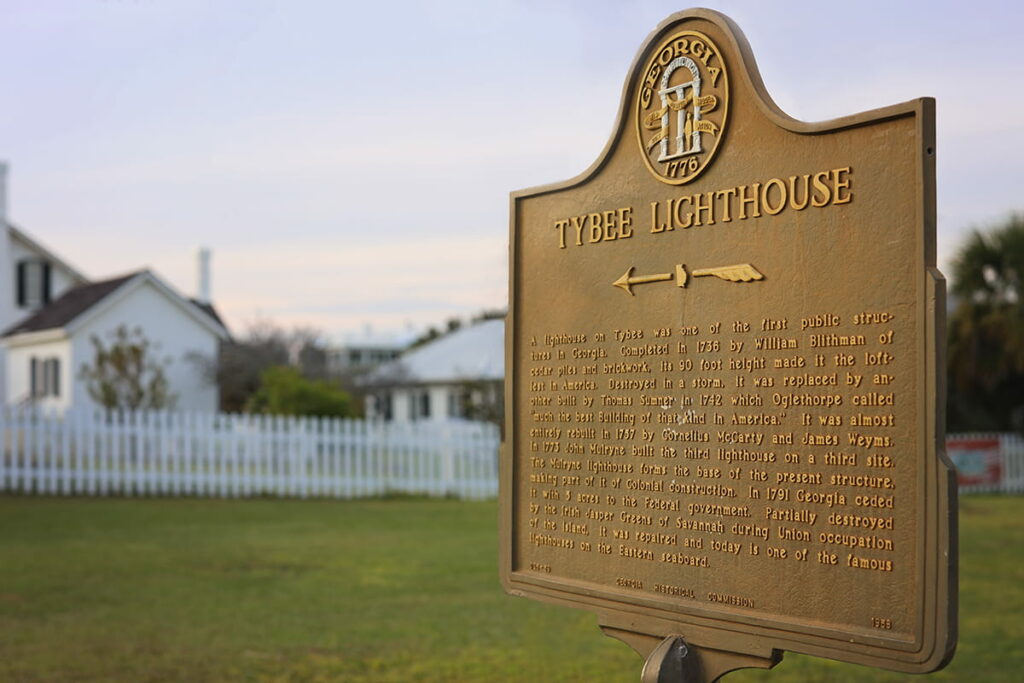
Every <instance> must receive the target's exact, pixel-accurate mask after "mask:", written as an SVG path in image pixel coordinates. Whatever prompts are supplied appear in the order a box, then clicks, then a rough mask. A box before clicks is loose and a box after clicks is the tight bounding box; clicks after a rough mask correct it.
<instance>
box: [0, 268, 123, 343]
mask: <svg viewBox="0 0 1024 683" xmlns="http://www.w3.org/2000/svg"><path fill="white" fill-rule="evenodd" d="M139 272H141V271H139ZM139 272H135V273H129V274H128V275H123V276H121V277H116V278H113V279H112V280H103V281H102V282H93V283H90V284H88V285H81V286H80V287H73V288H71V289H69V290H68V291H66V292H64V294H62V295H61V296H59V297H58V298H57V299H56V300H55V301H51V302H50V303H49V304H47V305H46V306H44V307H43V308H41V309H39V310H38V311H36V312H35V314H33V315H31V316H29V317H28V318H26V319H25V320H22V321H21V322H20V323H18V324H17V325H15V326H14V327H11V328H9V329H7V330H6V331H5V332H4V334H3V336H5V337H10V336H12V335H15V334H22V333H24V332H39V331H41V330H50V329H53V328H55V327H64V326H65V325H67V324H68V323H69V322H71V321H72V320H74V319H75V318H77V317H78V316H79V315H81V314H82V313H84V312H85V311H87V310H89V309H90V308H92V307H93V306H95V305H96V304H98V303H99V302H100V301H102V300H103V299H105V298H106V297H107V295H109V294H112V293H113V292H114V291H115V290H117V289H118V288H119V287H120V286H121V285H123V284H124V283H126V282H128V281H129V280H131V279H132V278H133V277H135V276H136V275H138V274H139Z"/></svg>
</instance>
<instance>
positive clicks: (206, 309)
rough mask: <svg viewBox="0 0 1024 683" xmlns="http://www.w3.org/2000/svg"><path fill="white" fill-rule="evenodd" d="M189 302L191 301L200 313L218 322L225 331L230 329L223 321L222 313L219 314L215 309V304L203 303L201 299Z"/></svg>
mask: <svg viewBox="0 0 1024 683" xmlns="http://www.w3.org/2000/svg"><path fill="white" fill-rule="evenodd" d="M189 301H191V302H192V305H193V306H195V307H196V308H198V309H199V310H200V311H202V312H203V313H205V314H206V315H208V316H210V317H211V318H213V319H214V320H216V321H217V323H218V324H219V325H220V326H221V327H223V328H224V329H225V330H226V329H228V326H227V325H225V324H224V321H223V320H221V317H220V313H218V312H217V309H216V308H214V307H213V304H210V303H203V302H202V301H200V300H199V299H189Z"/></svg>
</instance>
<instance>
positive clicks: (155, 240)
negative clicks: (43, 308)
mask: <svg viewBox="0 0 1024 683" xmlns="http://www.w3.org/2000/svg"><path fill="white" fill-rule="evenodd" d="M704 5H705V6H708V7H711V8H714V9H718V10H720V11H722V12H724V13H725V14H727V15H729V16H730V17H731V18H732V19H733V20H735V21H736V22H737V23H738V24H739V26H740V28H741V29H742V30H743V31H744V33H745V34H746V37H747V39H748V41H749V42H750V44H751V47H752V48H753V51H754V54H755V56H756V58H757V61H758V65H759V67H760V70H761V75H762V77H763V79H764V81H765V84H766V86H767V88H768V90H769V92H770V93H771V95H772V96H773V98H774V99H775V101H776V102H777V103H778V105H779V106H780V107H781V108H782V109H783V110H784V111H786V112H787V113H788V114H790V115H791V116H793V117H795V118H798V119H802V120H806V121H819V120H825V119H830V118H835V117H839V116H844V115H847V114H852V113H856V112H859V111H864V110H868V109H872V108H876V107H881V106H885V105H888V104H893V103H896V102H902V101H905V100H909V99H913V98H915V97H920V96H933V97H935V98H936V99H937V112H938V114H937V119H938V124H937V126H938V132H937V138H938V140H937V166H938V233H939V263H940V267H947V266H948V261H949V258H950V256H951V255H952V254H953V252H954V251H955V249H956V246H957V244H958V242H959V240H960V239H961V238H962V236H963V235H964V234H965V233H966V232H967V231H968V230H969V229H970V228H972V227H984V226H987V225H990V224H992V223H994V222H997V221H999V220H1000V219H1002V218H1004V217H1005V216H1006V215H1007V214H1008V213H1009V212H1011V211H1014V210H1024V198H1022V193H1021V191H1020V189H1019V180H1018V178H1020V177H1021V176H1022V173H1024V160H1022V159H1024V94H1022V87H1021V86H1022V84H1024V58H1021V57H1020V56H1019V53H1018V44H1019V40H1020V39H1019V30H1020V28H1019V27H1020V24H1021V19H1022V18H1024V9H1021V8H1020V6H1019V5H1018V3H1013V2H998V3H997V2H987V1H984V0H982V1H977V2H973V3H969V4H968V3H952V2H875V1H870V0H869V1H864V0H859V1H858V2H855V3H822V2H796V1H791V2H784V1H780V2H758V1H748V2H744V1H740V0H735V1H733V2H725V1H722V2H713V1H708V2H706V3H704ZM685 7H686V6H685V5H681V4H679V3H675V2H661V1H655V0H647V1H637V2H629V1H619V2H611V1H607V2H597V1H593V0H591V1H588V2H582V1H581V2H542V1H539V0H521V1H518V2H512V1H496V2H478V1H476V2H474V1H458V2H445V1H444V0H434V1H432V2H422V3H414V2H401V1H394V0H393V1H391V2H387V3H367V2H360V3H339V2H329V1H323V2H312V1H307V0H288V1H285V0H225V1H222V2H217V3H210V2H207V1H205V0H204V1H198V0H196V1H193V0H75V1H74V2H72V1H67V2H45V3H42V2H35V1H32V0H24V1H23V0H6V2H5V3H4V10H3V12H2V13H0V31H2V35H3V40H0V83H2V84H3V95H4V97H3V100H4V106H3V107H0V159H3V160H6V161H7V162H8V163H9V164H10V166H11V169H10V176H9V198H8V204H9V216H10V219H11V220H12V222H13V223H15V224H16V225H18V226H19V227H22V228H23V229H25V230H27V231H28V232H29V233H30V234H32V235H33V236H34V237H36V238H37V239H39V240H40V241H41V242H43V243H44V244H46V245H48V246H49V247H50V248H52V249H53V250H54V251H55V252H57V253H58V254H60V255H61V256H63V257H64V258H65V259H66V260H68V261H69V262H70V263H71V264H73V265H74V266H76V267H77V268H79V269H80V270H81V271H83V272H85V273H86V274H87V275H89V276H92V277H95V278H102V277H108V276H112V275H117V274H120V273H123V272H126V271H130V270H135V269H138V268H140V267H143V266H149V267H151V268H153V269H154V270H155V271H156V272H157V273H158V274H160V275H162V276H163V277H165V278H166V279H167V280H169V281H170V282H171V283H172V284H173V285H174V286H175V287H177V288H178V289H179V290H181V291H182V292H183V293H185V294H193V293H194V292H195V288H196V285H195V282H196V274H195V272H196V265H195V263H196V256H195V252H196V249H197V248H198V247H199V246H208V247H210V248H211V249H212V250H213V295H214V300H215V302H216V304H217V306H218V307H219V308H220V309H221V311H222V312H223V313H224V314H225V316H226V317H227V319H228V321H229V324H230V325H231V326H232V328H233V329H234V330H235V331H236V332H237V331H239V330H241V329H244V328H245V326H246V325H247V324H249V323H251V322H253V321H255V320H257V319H261V318H269V319H271V320H274V321H277V322H279V323H281V324H284V325H306V326H314V327H317V328H319V329H321V330H323V331H324V332H325V333H326V334H328V335H329V336H332V337H335V338H337V339H342V338H344V337H345V336H347V335H350V334H353V333H360V332H361V331H363V330H365V328H366V326H367V325H370V326H372V328H373V329H374V330H375V332H376V334H377V335H380V334H382V333H386V332H402V331H403V330H407V329H410V328H413V329H420V328H422V327H423V326H425V325H427V324H432V323H441V322H443V321H444V320H445V319H447V318H450V317H453V316H468V315H471V314H473V313H476V312H478V311H480V310H483V309H493V308H500V307H503V306H504V305H505V303H506V297H507V265H506V259H507V252H506V249H507V241H508V237H507V235H508V193H509V192H510V191H511V190H515V189H519V188H523V187H530V186H534V185H540V184H544V183H548V182H553V181H557V180H563V179H566V178H569V177H572V176H575V175H577V174H578V173H580V172H581V171H582V170H583V169H585V168H586V167H587V166H589V165H590V164H591V162H592V161H593V160H594V159H595V158H596V156H597V154H598V153H599V152H600V151H601V149H602V148H603V147H604V145H605V142H606V141H607V138H608V136H609V134H610V132H611V127H612V124H613V122H614V119H615V115H616V112H617V109H618V106H619V95H620V92H621V89H622V85H623V81H624V78H625V76H626V71H627V69H628V67H629V65H630V64H631V62H632V60H633V58H634V55H635V53H636V51H637V49H638V48H639V47H640V45H641V43H642V42H643V40H644V39H645V37H646V36H647V34H648V33H649V32H650V31H651V30H652V29H653V28H654V27H655V26H656V25H657V24H658V23H659V22H660V21H661V20H662V19H664V18H665V17H666V16H668V15H669V14H670V13H672V12H674V11H677V10H680V9H685ZM947 269H948V268H947Z"/></svg>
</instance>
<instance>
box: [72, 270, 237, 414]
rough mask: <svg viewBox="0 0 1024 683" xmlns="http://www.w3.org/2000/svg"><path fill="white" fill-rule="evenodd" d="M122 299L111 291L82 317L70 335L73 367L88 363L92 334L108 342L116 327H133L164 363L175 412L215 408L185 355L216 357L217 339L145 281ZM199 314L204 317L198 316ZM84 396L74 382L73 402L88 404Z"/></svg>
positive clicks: (213, 393) (213, 395)
mask: <svg viewBox="0 0 1024 683" xmlns="http://www.w3.org/2000/svg"><path fill="white" fill-rule="evenodd" d="M129 289H130V291H128V292H127V293H126V294H125V293H122V292H116V293H114V294H112V295H111V296H110V297H108V298H107V299H106V300H104V301H103V302H101V303H100V304H98V305H97V307H96V314H93V312H92V311H90V312H89V313H86V314H85V316H86V318H85V320H86V322H85V324H84V325H82V326H81V327H80V328H77V329H75V330H74V334H73V340H72V344H73V357H74V361H75V367H76V368H78V367H80V366H81V365H82V364H83V363H91V362H92V358H93V355H94V354H93V347H92V344H91V343H90V341H89V340H90V338H91V337H92V336H93V335H97V336H98V337H99V338H100V339H102V340H104V342H109V340H110V335H111V333H113V331H114V330H116V329H117V328H118V326H120V325H125V326H126V327H128V329H129V330H132V329H134V328H136V327H139V328H141V329H142V330H143V334H144V335H145V336H146V338H147V339H148V340H149V341H150V342H152V343H153V345H154V355H155V357H156V358H159V359H161V360H166V359H169V360H170V363H169V364H168V365H166V367H165V370H164V371H165V373H166V375H167V380H168V383H169V384H170V390H171V392H172V393H173V394H175V395H176V396H177V402H176V404H175V407H176V408H177V409H179V410H190V411H203V412H210V411H214V410H216V409H217V404H218V394H217V387H216V385H214V384H211V383H209V382H207V381H206V380H205V379H204V378H203V377H202V373H201V372H200V369H199V367H198V365H197V364H196V363H194V362H192V361H190V360H189V358H188V356H189V354H190V353H193V352H194V353H198V354H201V355H203V356H205V357H207V358H216V355H217V348H218V340H217V336H216V335H215V334H214V333H213V332H212V331H210V330H208V329H207V328H205V327H203V326H202V325H201V324H200V323H199V322H198V321H196V320H195V318H193V317H191V316H190V315H189V314H188V313H186V312H185V311H184V310H182V308H181V307H180V306H179V305H178V304H176V303H175V302H173V301H171V300H170V299H168V298H167V296H165V295H164V294H163V293H162V292H161V291H160V290H158V289H157V288H156V287H154V286H153V285H152V284H151V283H149V282H144V283H143V284H142V285H141V286H139V287H131V288H129ZM199 314H200V315H204V314H203V313H202V312H199ZM89 400H90V399H89V397H88V393H87V392H86V390H85V387H84V386H83V385H82V383H81V382H76V386H75V393H74V402H75V404H76V405H88V401H89Z"/></svg>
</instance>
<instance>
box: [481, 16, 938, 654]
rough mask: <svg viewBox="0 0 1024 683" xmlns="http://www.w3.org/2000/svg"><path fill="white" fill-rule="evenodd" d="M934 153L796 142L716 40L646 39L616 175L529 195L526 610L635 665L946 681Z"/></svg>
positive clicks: (856, 127)
mask: <svg viewBox="0 0 1024 683" xmlns="http://www.w3.org/2000/svg"><path fill="white" fill-rule="evenodd" d="M840 59H841V58H840ZM850 68H855V64H851V65H850ZM933 146H934V103H933V101H932V100H930V99H920V100H915V101H912V102H907V103H904V104H899V105H895V106H892V107H887V108H885V109H880V110H876V111H871V112H867V113H864V114H858V115H855V116H850V117H847V118H843V119H838V120H835V121H830V122H827V123H823V124H808V123H802V122H799V121H795V120H793V119H791V118H789V117H787V116H786V115H784V114H783V113H782V112H781V111H780V110H779V109H778V108H777V107H776V106H775V105H774V103H772V101H771V99H770V98H769V96H768V94H767V92H766V90H765V88H764V86H763V84H762V82H761V79H760V77H759V75H758V72H757V69H756V66H755V64H754V60H753V57H752V55H751V52H750V49H749V47H748V46H747V44H746V42H745V40H744V39H743V36H742V34H740V32H739V31H738V29H737V28H736V27H735V26H734V25H733V24H732V23H731V22H730V21H729V20H728V19H727V18H725V17H723V16H722V15H720V14H717V13H715V12H711V11H707V10H691V11H688V12H683V13H680V14H677V15H674V16H673V17H671V18H670V19H669V20H667V21H666V22H665V23H663V24H662V25H661V26H660V27H659V28H658V29H657V30H656V31H655V32H654V33H653V34H651V36H650V37H649V38H648V40H647V42H646V43H645V44H644V46H643V47H642V48H641V50H640V52H639V54H638V56H637V58H636V60H635V62H634V64H633V66H632V68H631V69H630V71H629V75H628V78H627V81H626V84H625V87H624V89H623V95H622V103H621V107H620V110H619V117H618V121H617V122H616V124H615V128H614V131H613V134H612V138H611V140H610V142H609V143H608V146H607V147H606V148H605V150H604V152H603V153H602V154H601V156H600V158H599V159H598V160H597V162H595V164H594V165H593V166H592V167H591V168H590V169H588V170H587V171H586V172H584V173H583V174H582V175H581V176H579V177H577V178H574V179H572V180H570V181H567V182H563V183H558V184H555V185H549V186H544V187H539V188H533V189H529V190H523V191H519V192H515V193H513V195H512V201H511V274H510V279H511V306H510V324H509V325H508V332H507V356H508V372H509V377H508V382H507V392H508V393H507V417H506V419H507V428H508V432H507V433H508V441H507V443H506V449H505V452H504V453H503V456H502V457H503V460H502V502H503V511H502V525H503V530H502V531H503V543H502V546H503V556H502V559H501V562H502V576H503V581H504V584H505V587H506V589H507V590H508V591H509V592H512V593H515V594H520V595H526V596H530V597H535V598H540V599H545V600H550V601H555V602H559V603H563V604H567V605H572V606H576V607H584V608H587V609H591V610H593V611H595V612H597V613H598V614H599V617H600V619H601V623H602V625H604V626H605V627H607V628H608V630H609V631H611V632H613V633H615V634H616V635H617V636H619V637H622V638H623V639H625V640H627V641H628V642H631V644H633V645H634V646H636V647H637V648H638V649H640V650H641V651H643V650H647V649H650V647H652V646H653V644H654V643H656V642H657V639H658V638H660V637H662V636H666V635H668V634H671V633H678V634H683V635H684V636H685V637H686V638H687V640H688V642H691V643H694V644H696V645H698V646H701V647H707V648H713V649H718V650H724V651H728V652H738V653H743V654H747V655H751V656H753V657H770V656H771V655H772V653H773V652H778V651H781V650H794V651H799V652H806V653H810V654H816V655H822V656H826V657H832V658H836V659H842V660H847V661H853V662H858V663H863V664H869V665H874V666H881V667H886V668H890V669H896V670H902V671H929V670H933V669H935V668H938V667H939V666H941V665H943V664H944V663H945V662H946V661H948V659H949V657H950V656H951V654H952V650H953V647H954V644H955V630H956V599H955V597H956V593H955V586H956V580H955V568H956V555H955V539H956V531H955V524H954V517H953V511H954V509H955V481H954V479H953V478H952V476H951V468H950V466H949V465H948V463H947V461H946V460H945V458H944V456H943V454H942V448H943V445H942V436H943V430H944V425H943V410H942V404H943V400H942V394H943V382H942V364H941V362H940V356H941V348H942V347H941V342H940V340H941V338H942V332H943V325H944V319H943V313H944V301H943V300H944V283H943V280H942V276H941V275H940V274H939V273H938V272H937V271H936V269H935V213H934V168H935V162H934V149H933Z"/></svg>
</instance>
